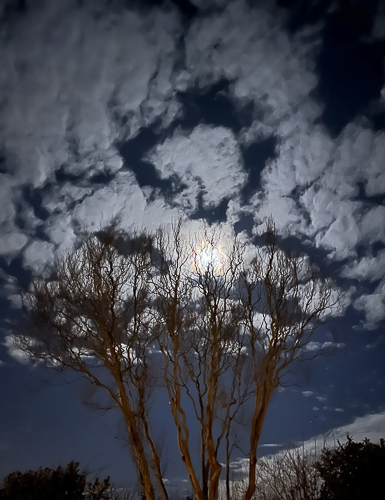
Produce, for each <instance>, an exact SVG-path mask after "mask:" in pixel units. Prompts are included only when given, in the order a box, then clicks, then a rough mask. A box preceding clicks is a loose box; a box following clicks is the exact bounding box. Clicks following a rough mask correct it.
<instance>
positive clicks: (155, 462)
mask: <svg viewBox="0 0 385 500" xmlns="http://www.w3.org/2000/svg"><path fill="white" fill-rule="evenodd" d="M141 419H142V422H143V428H144V434H145V437H146V440H147V443H148V445H149V447H150V452H151V458H152V467H153V470H154V474H155V478H156V482H157V483H158V487H159V490H160V493H161V495H162V499H163V500H168V493H167V490H166V487H165V485H164V482H163V475H162V471H161V468H160V459H159V453H158V451H157V449H156V446H155V443H154V440H153V439H152V437H151V435H150V428H149V425H148V420H147V418H146V415H145V409H144V408H141Z"/></svg>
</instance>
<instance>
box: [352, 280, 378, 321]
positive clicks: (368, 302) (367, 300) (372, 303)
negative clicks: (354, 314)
mask: <svg viewBox="0 0 385 500" xmlns="http://www.w3.org/2000/svg"><path fill="white" fill-rule="evenodd" d="M354 307H355V309H357V310H358V311H364V313H365V321H364V322H363V327H364V328H366V329H367V330H375V329H376V328H378V327H379V326H380V324H381V323H382V321H383V320H384V319H385V280H382V281H381V282H380V283H379V285H378V286H377V288H376V289H375V291H374V293H372V294H364V295H362V296H361V297H359V298H358V299H357V300H356V301H355V302H354Z"/></svg>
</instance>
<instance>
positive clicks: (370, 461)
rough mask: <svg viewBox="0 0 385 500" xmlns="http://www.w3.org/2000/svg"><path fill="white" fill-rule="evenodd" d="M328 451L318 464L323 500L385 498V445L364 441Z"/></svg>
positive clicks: (349, 438)
mask: <svg viewBox="0 0 385 500" xmlns="http://www.w3.org/2000/svg"><path fill="white" fill-rule="evenodd" d="M338 444H339V446H338V448H336V449H332V450H331V449H325V450H323V452H322V456H321V459H320V460H319V461H318V462H317V463H316V464H315V467H316V469H317V470H318V472H319V474H320V476H321V478H322V481H323V485H322V487H321V497H320V499H321V500H362V499H370V500H377V499H378V500H380V499H383V498H385V489H384V476H383V474H384V472H385V441H384V440H383V439H381V441H380V444H374V443H371V442H370V440H369V439H365V440H364V441H362V442H361V443H357V442H354V441H353V439H352V437H351V436H348V438H347V442H346V443H345V444H341V443H340V442H339V443H338Z"/></svg>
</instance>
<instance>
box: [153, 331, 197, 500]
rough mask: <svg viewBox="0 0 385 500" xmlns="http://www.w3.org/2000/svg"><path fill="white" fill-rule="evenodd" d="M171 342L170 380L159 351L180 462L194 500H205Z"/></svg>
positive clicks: (176, 350) (176, 343)
mask: <svg viewBox="0 0 385 500" xmlns="http://www.w3.org/2000/svg"><path fill="white" fill-rule="evenodd" d="M173 340H174V349H173V351H174V352H173V359H174V364H173V371H172V372H173V374H172V377H171V380H170V378H169V375H168V369H169V366H170V361H169V357H168V353H167V352H166V351H165V349H163V348H162V346H161V350H162V353H163V355H164V357H165V361H166V365H165V368H164V379H165V381H166V387H167V391H168V395H169V398H170V405H171V412H172V415H173V417H174V422H175V426H176V432H177V442H178V449H179V453H180V455H181V458H182V462H183V464H184V466H185V467H186V470H187V473H188V475H189V479H190V484H191V486H192V488H193V491H194V495H195V498H196V500H207V496H204V494H203V492H202V488H201V487H200V485H199V481H198V478H197V476H196V474H195V470H194V466H193V463H192V459H191V455H190V447H189V429H188V426H187V419H186V413H185V411H184V410H183V408H182V405H181V390H180V384H179V377H178V368H179V365H178V349H179V345H178V341H177V339H173Z"/></svg>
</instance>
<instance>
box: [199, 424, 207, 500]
mask: <svg viewBox="0 0 385 500" xmlns="http://www.w3.org/2000/svg"><path fill="white" fill-rule="evenodd" d="M200 437H201V473H202V491H203V494H204V495H205V497H207V495H208V482H209V466H208V463H207V457H206V432H205V428H204V426H203V423H202V422H201V435H200Z"/></svg>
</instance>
